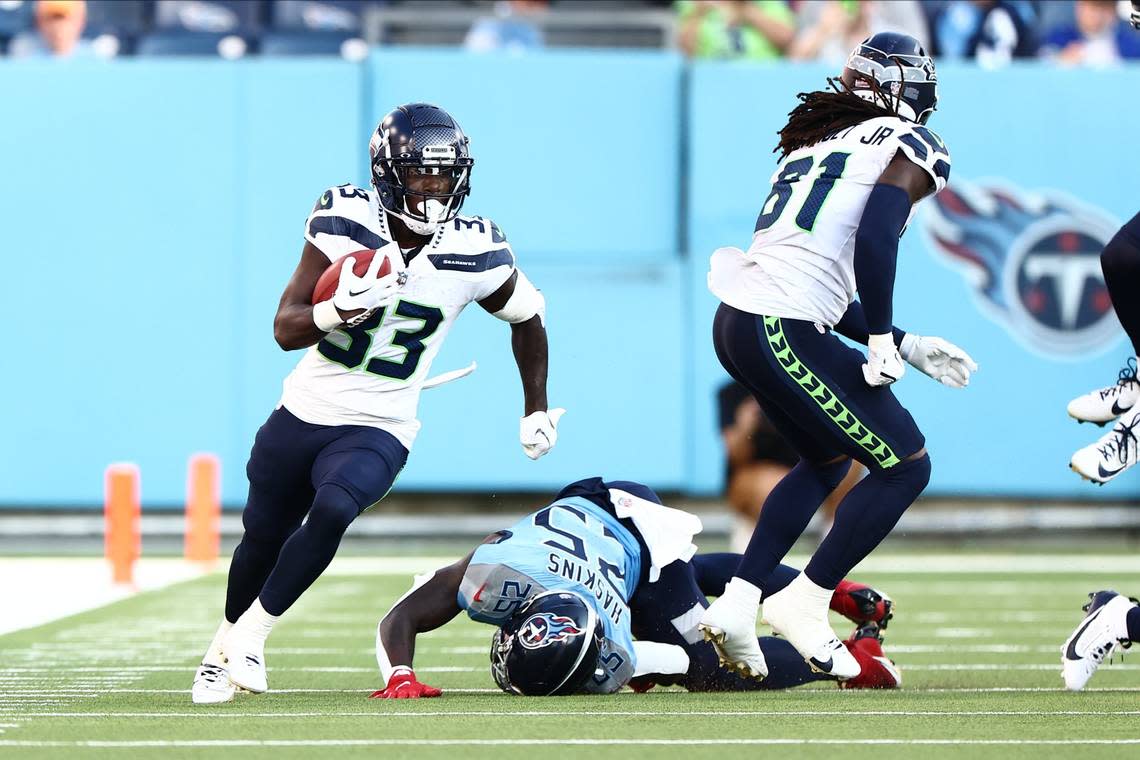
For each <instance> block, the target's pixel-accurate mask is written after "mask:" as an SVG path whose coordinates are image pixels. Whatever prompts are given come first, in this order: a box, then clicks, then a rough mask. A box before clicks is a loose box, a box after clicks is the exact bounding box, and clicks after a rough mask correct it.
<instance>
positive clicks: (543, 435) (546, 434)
mask: <svg viewBox="0 0 1140 760" xmlns="http://www.w3.org/2000/svg"><path fill="white" fill-rule="evenodd" d="M564 414H566V410H565V409H551V410H550V411H547V412H534V413H533V414H528V415H527V416H526V417H523V418H522V419H521V420H520V421H519V442H520V443H521V444H522V447H523V453H524V454H526V455H527V456H528V457H530V458H531V459H538V458H539V457H541V456H542V455H543V454H545V453H546V452H548V451H550V450H551V449H552V448H554V444H555V443H556V442H557V441H558V420H560V419H562V415H564Z"/></svg>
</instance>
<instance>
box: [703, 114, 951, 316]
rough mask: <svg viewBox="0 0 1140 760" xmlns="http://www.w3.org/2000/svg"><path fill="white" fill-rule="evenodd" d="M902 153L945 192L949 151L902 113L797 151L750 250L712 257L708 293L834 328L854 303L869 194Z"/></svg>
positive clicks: (783, 167) (787, 161)
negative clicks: (858, 237) (859, 234)
mask: <svg viewBox="0 0 1140 760" xmlns="http://www.w3.org/2000/svg"><path fill="white" fill-rule="evenodd" d="M900 152H901V153H902V154H903V155H904V156H905V157H906V158H907V159H908V160H910V161H911V162H913V163H914V164H916V165H918V166H919V167H920V168H922V169H923V170H924V171H925V172H926V173H927V174H928V175H929V176H930V180H931V182H932V183H933V186H934V192H938V191H940V190H942V188H944V187H945V186H946V181H947V180H948V179H949V177H950V153H949V151H947V150H946V145H945V144H944V143H943V142H942V140H941V139H940V138H939V137H938V136H937V135H936V134H934V133H933V132H931V131H930V130H929V129H927V128H926V127H924V126H921V125H919V124H915V123H913V122H908V121H903V120H902V119H899V118H897V117H894V116H883V117H878V118H874V119H868V120H866V121H864V122H861V123H859V124H856V125H855V126H853V127H850V128H847V129H842V130H839V131H838V132H835V133H833V134H831V135H829V136H827V137H825V138H824V139H822V140H820V141H819V142H817V143H816V144H814V145H810V146H807V147H804V148H799V149H797V150H794V151H792V152H791V153H789V154H788V155H787V156H786V157H785V158H784V160H783V161H782V162H781V163H780V166H779V167H777V169H776V172H775V174H773V175H772V180H771V181H772V187H771V191H770V192H769V193H768V196H767V198H765V199H764V201H763V204H762V206H761V208H760V215H759V216H758V217H757V219H756V227H755V233H754V235H753V237H752V244H751V245H750V246H749V248H748V251H747V252H743V251H740V250H739V249H736V248H720V249H718V250H717V251H715V252H714V253H713V255H712V261H711V270H710V271H709V277H708V284H709V289H710V290H711V291H712V292H713V294H714V295H716V296H717V297H718V298H720V300H721V301H723V302H724V303H726V304H728V305H729V306H733V307H735V308H737V309H740V310H742V311H746V312H749V313H752V314H763V315H766V316H771V317H783V318H785V319H802V320H805V321H809V322H819V323H820V324H824V325H827V326H828V327H834V326H835V323H836V322H838V321H839V320H840V318H841V317H842V316H843V314H844V312H846V311H847V307H848V306H849V305H850V303H851V302H852V301H853V300H855V268H854V255H855V231H856V230H857V229H858V228H859V221H860V220H861V219H862V217H863V209H864V207H866V205H867V198H868V197H869V196H870V194H871V189H872V188H873V187H874V186H875V184H876V183H877V182H878V181H879V177H880V175H882V173H883V170H885V169H886V168H887V164H889V163H890V162H891V160H892V159H893V158H894V157H895V156H896V155H897V154H898V153H900ZM913 213H914V210H913V208H912V210H911V214H912V215H913Z"/></svg>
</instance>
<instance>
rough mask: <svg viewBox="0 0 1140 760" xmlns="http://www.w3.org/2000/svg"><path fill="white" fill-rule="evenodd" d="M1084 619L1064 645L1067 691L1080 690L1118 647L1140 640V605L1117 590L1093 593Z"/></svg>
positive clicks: (1063, 658)
mask: <svg viewBox="0 0 1140 760" xmlns="http://www.w3.org/2000/svg"><path fill="white" fill-rule="evenodd" d="M1082 609H1083V610H1084V611H1085V613H1087V614H1086V615H1085V618H1084V620H1082V621H1081V624H1080V625H1078V626H1077V628H1076V630H1074V631H1073V633H1072V635H1070V636H1069V638H1068V639H1067V640H1066V641H1065V643H1064V644H1062V645H1061V677H1062V678H1063V679H1064V681H1065V688H1067V689H1070V690H1072V691H1080V690H1081V689H1083V688H1085V684H1087V683H1088V682H1089V679H1090V678H1092V677H1093V674H1094V673H1096V670H1097V668H1098V667H1100V665H1101V663H1103V662H1104V661H1105V660H1106V659H1108V658H1110V657H1111V656H1112V653H1113V652H1115V651H1116V649H1117V647H1120V646H1124V647H1128V646H1131V644H1132V642H1135V641H1140V605H1138V604H1137V601H1136V600H1135V599H1129V598H1128V597H1125V596H1121V595H1120V594H1118V593H1116V592H1115V591H1097V592H1095V593H1092V594H1089V602H1088V604H1086V605H1085V606H1084V607H1083V608H1082Z"/></svg>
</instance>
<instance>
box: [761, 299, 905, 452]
mask: <svg viewBox="0 0 1140 760" xmlns="http://www.w3.org/2000/svg"><path fill="white" fill-rule="evenodd" d="M763 319H764V337H765V338H766V339H767V341H768V346H769V347H770V348H771V349H772V353H773V354H774V355H775V356H776V360H777V361H779V362H780V366H781V367H783V368H784V371H785V372H787V373H788V376H789V377H791V378H792V379H793V380H795V381H796V384H797V385H799V386H800V387H801V388H803V389H804V391H805V392H806V393H807V395H809V396H811V397H812V399H814V400H815V403H817V404H819V408H820V409H822V410H823V411H824V412H826V413H827V416H828V417H830V418H831V420H832V421H833V422H834V423H835V424H836V425H837V426H838V427H839V429H840V430H842V431H843V432H844V433H846V434H847V437H848V438H850V439H851V440H853V441H855V443H857V444H859V446H860V447H862V448H863V449H865V450H866V451H867V453H869V454H870V455H871V456H873V457H874V458H875V461H876V462H878V463H879V466H880V467H893V466H895V465H896V464H898V463H899V458H898V457H897V456H895V452H893V451H891V447H890V446H888V445H887V444H886V443H884V442H883V440H882V439H881V438H880V437H879V436H877V435H875V434H874V433H872V432H871V430H870V429H869V428H868V427H867V426H866V425H864V424H863V423H862V422H860V421H859V418H858V417H856V416H855V415H854V414H852V413H851V410H850V409H848V408H847V407H846V406H844V404H843V402H842V401H840V400H839V397H838V396H836V395H835V393H834V392H833V391H832V390H831V389H830V388H828V387H827V386H826V385H824V384H823V382H822V381H821V380H820V379H819V378H818V377H816V376H815V374H813V373H812V371H811V370H810V369H808V368H807V366H806V365H805V364H804V363H803V362H801V361H800V360H799V357H797V356H796V354H795V352H794V351H792V347H791V346H790V345H788V340H787V338H785V337H784V326H783V325H782V324H781V323H780V318H779V317H764V318H763Z"/></svg>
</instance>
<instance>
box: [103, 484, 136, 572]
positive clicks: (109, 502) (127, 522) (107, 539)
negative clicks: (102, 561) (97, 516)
mask: <svg viewBox="0 0 1140 760" xmlns="http://www.w3.org/2000/svg"><path fill="white" fill-rule="evenodd" d="M139 493H140V486H139V468H138V465H135V464H131V463H129V462H122V463H118V464H112V465H110V466H109V467H108V468H107V471H106V473H105V474H104V492H103V516H104V540H103V551H104V554H105V555H106V557H107V560H108V561H109V562H110V563H111V577H112V579H113V580H114V582H115V583H134V570H135V560H137V559H138V558H139V554H140V553H141V551H142V536H141V534H140V532H139V518H140V511H141V507H140V501H139Z"/></svg>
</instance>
